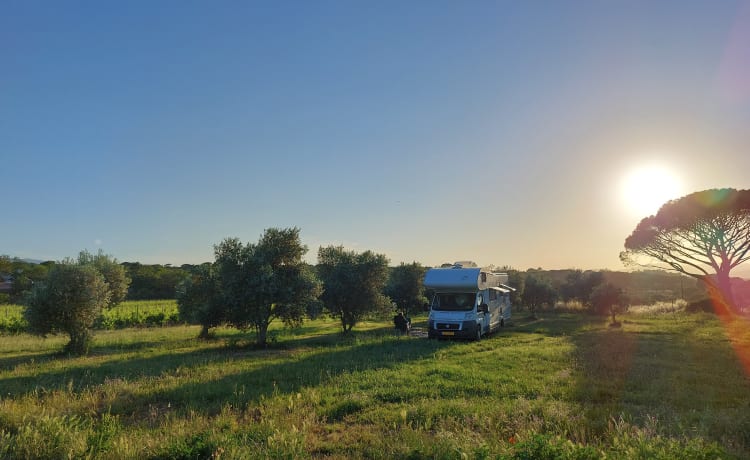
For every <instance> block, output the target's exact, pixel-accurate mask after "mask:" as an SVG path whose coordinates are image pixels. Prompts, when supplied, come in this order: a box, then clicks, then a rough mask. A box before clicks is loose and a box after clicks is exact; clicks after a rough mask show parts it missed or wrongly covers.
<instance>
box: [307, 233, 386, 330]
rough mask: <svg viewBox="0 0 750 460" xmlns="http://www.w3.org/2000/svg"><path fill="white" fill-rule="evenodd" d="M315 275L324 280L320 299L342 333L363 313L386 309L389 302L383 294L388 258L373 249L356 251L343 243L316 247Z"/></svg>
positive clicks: (363, 314)
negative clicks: (347, 247) (316, 270)
mask: <svg viewBox="0 0 750 460" xmlns="http://www.w3.org/2000/svg"><path fill="white" fill-rule="evenodd" d="M317 268H318V275H319V276H320V279H321V280H322V281H323V294H322V295H321V297H320V300H321V301H322V302H323V305H324V306H325V308H326V309H327V310H328V312H329V313H330V314H331V316H333V317H334V318H338V319H339V320H340V321H341V328H342V329H343V331H344V332H350V331H351V330H352V328H353V327H354V326H355V325H356V324H357V323H358V322H359V321H361V320H362V319H363V318H364V317H365V316H367V315H369V314H372V313H376V312H385V311H388V309H389V305H390V301H389V299H388V298H387V297H386V296H385V295H383V288H384V287H385V284H386V282H387V280H388V259H387V258H386V257H385V256H384V255H382V254H375V253H374V252H372V251H365V252H363V253H359V254H358V253H356V252H354V251H348V250H346V249H344V247H343V246H328V247H325V248H324V247H321V248H320V249H318V267H317Z"/></svg>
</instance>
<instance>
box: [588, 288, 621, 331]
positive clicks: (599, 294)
mask: <svg viewBox="0 0 750 460" xmlns="http://www.w3.org/2000/svg"><path fill="white" fill-rule="evenodd" d="M591 306H592V307H593V308H594V312H595V313H597V314H609V315H610V316H611V317H612V323H611V325H612V326H618V325H619V324H620V323H618V322H617V318H616V317H615V315H617V313H623V312H625V311H626V310H627V308H628V298H627V296H626V295H625V292H624V291H623V290H622V289H621V288H619V287H617V286H615V285H613V284H612V283H603V284H600V285H598V286H597V287H596V288H594V290H593V292H592V293H591Z"/></svg>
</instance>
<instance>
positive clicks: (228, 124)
mask: <svg viewBox="0 0 750 460" xmlns="http://www.w3.org/2000/svg"><path fill="white" fill-rule="evenodd" d="M748 147H750V1H743V2H738V1H729V0H721V1H691V0H688V1H684V0H680V1H667V0H665V1H659V2H653V1H643V2H639V1H600V0H591V1H583V0H571V1H565V2H559V1H552V0H549V1H535V2H519V1H479V0H477V1H468V2H456V1H439V0H429V1H418V0H414V1H407V2H404V1H377V2H374V1H357V2H352V1H314V2H308V1H269V2H255V1H236V2H235V1H213V2H205V1H185V0H180V1H172V0H169V1H167V0H157V1H153V0H149V1H127V2H115V1H72V0H70V1H69V0H66V1H40V0H35V1H25V0H21V1H16V0H6V1H3V2H0V171H2V174H1V177H2V182H1V183H2V184H3V188H2V190H3V205H2V208H0V209H2V212H1V213H0V254H8V255H11V256H17V257H22V258H32V259H41V260H59V259H63V258H65V257H68V256H75V255H76V254H77V253H78V252H79V251H80V250H83V249H88V250H93V251H96V250H98V249H102V250H103V251H104V252H105V253H107V254H111V255H113V256H115V257H116V258H117V259H119V260H120V261H130V262H134V261H139V262H142V263H160V264H167V263H171V264H175V265H179V264H184V263H201V262H205V261H211V260H213V245H215V244H218V243H219V242H220V241H221V240H223V239H224V238H227V237H238V238H240V239H241V240H243V241H246V242H255V241H257V240H258V238H259V237H260V235H261V234H262V232H263V231H264V229H266V228H271V227H292V226H296V227H299V228H300V229H301V237H302V240H303V242H304V243H305V244H306V245H307V246H308V247H309V249H310V251H309V252H308V254H307V256H306V258H307V260H308V261H310V262H315V260H316V255H317V249H318V248H319V247H320V246H328V245H331V244H334V245H343V246H345V247H346V248H348V249H352V250H356V251H364V250H373V251H376V252H379V253H383V254H385V255H386V256H387V257H388V258H389V259H390V262H391V264H393V265H396V264H398V263H400V262H407V263H409V262H412V261H416V262H420V263H422V264H425V265H437V264H441V263H444V262H452V261H456V260H473V261H475V262H477V263H478V264H480V265H489V264H494V265H498V266H503V265H506V266H512V267H514V268H518V269H522V270H525V269H527V268H536V267H542V268H545V269H556V268H581V269H613V270H622V269H625V267H624V266H623V265H622V263H621V262H620V260H619V257H618V256H619V253H620V251H621V250H622V249H623V244H624V240H625V238H626V237H627V236H628V235H629V234H630V233H631V232H632V230H633V229H634V228H635V226H636V224H637V223H638V222H639V221H640V219H642V218H643V217H646V216H647V215H648V214H651V213H653V212H655V211H656V210H657V209H658V205H659V204H660V203H661V202H663V201H664V200H668V199H672V198H678V197H679V196H682V195H685V194H687V193H690V192H694V191H698V190H704V189H708V188H722V187H733V188H737V189H747V188H750V149H749V148H748ZM665 184H666V185H665Z"/></svg>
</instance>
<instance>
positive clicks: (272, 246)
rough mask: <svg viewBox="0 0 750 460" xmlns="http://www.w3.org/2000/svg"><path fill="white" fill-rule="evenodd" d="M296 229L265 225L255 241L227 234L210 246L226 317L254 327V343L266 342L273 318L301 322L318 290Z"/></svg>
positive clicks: (288, 322) (318, 284) (237, 325)
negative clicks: (268, 227)
mask: <svg viewBox="0 0 750 460" xmlns="http://www.w3.org/2000/svg"><path fill="white" fill-rule="evenodd" d="M299 232H300V231H299V229H298V228H296V227H295V228H285V229H278V228H270V229H267V230H266V231H265V232H264V233H263V235H262V236H261V237H260V239H259V240H258V242H257V243H255V244H251V243H248V244H243V243H242V242H241V241H240V240H239V239H237V238H227V239H225V240H224V241H222V242H221V243H220V244H218V245H216V246H215V247H214V254H215V258H216V262H215V264H216V268H217V275H218V278H219V284H220V288H221V291H222V298H223V301H224V303H225V304H226V308H227V319H228V320H229V322H230V323H231V324H233V325H234V326H236V327H238V328H240V329H247V328H253V329H255V332H256V337H257V344H258V345H261V346H264V345H266V343H267V337H268V326H269V325H270V324H271V322H272V321H274V320H275V319H280V320H281V321H283V322H284V323H285V324H287V325H296V324H300V323H301V322H302V320H303V318H304V315H305V313H306V310H307V308H306V307H307V305H308V304H309V303H310V302H313V301H314V300H315V299H316V298H317V296H318V295H319V293H320V283H319V281H318V280H317V278H316V277H315V274H314V272H313V270H312V267H310V266H309V265H307V264H306V263H304V261H303V260H302V257H303V256H304V254H305V253H306V252H307V246H305V245H303V244H302V242H301V240H300V237H299Z"/></svg>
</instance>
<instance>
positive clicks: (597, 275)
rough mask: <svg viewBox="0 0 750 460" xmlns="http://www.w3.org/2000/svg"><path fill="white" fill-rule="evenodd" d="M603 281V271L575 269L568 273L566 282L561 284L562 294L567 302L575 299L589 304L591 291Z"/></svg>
mask: <svg viewBox="0 0 750 460" xmlns="http://www.w3.org/2000/svg"><path fill="white" fill-rule="evenodd" d="M603 282H604V273H603V272H599V271H590V270H589V271H585V272H584V271H581V270H574V271H572V272H570V273H568V274H567V276H566V278H565V282H564V283H563V284H562V286H560V296H561V297H562V298H563V300H565V301H566V302H569V301H571V300H574V301H578V302H581V304H583V305H586V306H589V305H590V302H591V293H592V292H594V289H595V288H596V287H597V286H599V285H600V284H602V283H603Z"/></svg>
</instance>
